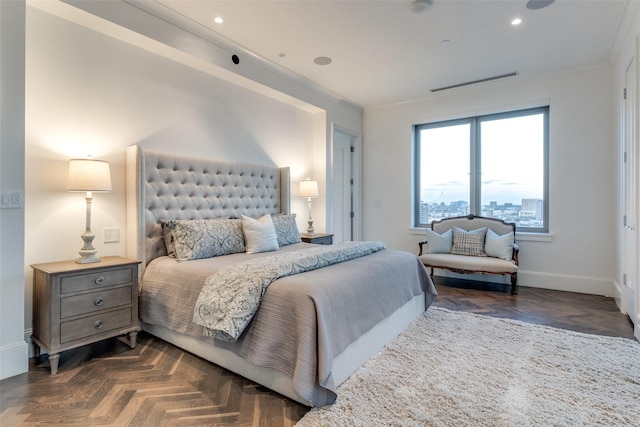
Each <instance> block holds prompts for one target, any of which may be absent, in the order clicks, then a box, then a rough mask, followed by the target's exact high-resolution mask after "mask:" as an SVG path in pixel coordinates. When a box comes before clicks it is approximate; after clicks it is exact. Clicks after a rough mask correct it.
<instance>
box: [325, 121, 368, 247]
mask: <svg viewBox="0 0 640 427" xmlns="http://www.w3.org/2000/svg"><path fill="white" fill-rule="evenodd" d="M336 132H340V133H342V134H346V135H348V136H349V137H350V138H351V141H352V146H353V147H354V152H353V155H352V158H353V162H352V171H351V175H352V176H353V206H352V209H353V213H354V217H353V221H352V235H353V240H362V134H360V133H358V132H355V131H353V130H350V129H348V128H346V127H343V126H340V125H338V124H336V123H335V122H332V123H331V160H330V161H331V164H330V167H331V171H330V173H329V179H330V183H329V184H330V188H333V184H334V182H335V174H336V171H335V170H334V143H335V138H336ZM333 209H334V203H333V197H332V198H330V199H329V200H327V218H328V223H329V224H330V227H331V228H330V229H333V224H334V221H335V213H334V211H333Z"/></svg>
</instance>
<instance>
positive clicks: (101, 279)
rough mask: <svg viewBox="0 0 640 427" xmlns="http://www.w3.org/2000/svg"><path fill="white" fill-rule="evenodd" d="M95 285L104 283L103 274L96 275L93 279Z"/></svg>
mask: <svg viewBox="0 0 640 427" xmlns="http://www.w3.org/2000/svg"><path fill="white" fill-rule="evenodd" d="M93 282H94V283H95V284H96V285H102V284H103V283H104V276H98V277H96V279H95V280H94V281H93Z"/></svg>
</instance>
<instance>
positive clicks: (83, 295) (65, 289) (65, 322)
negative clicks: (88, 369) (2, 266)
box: [0, 0, 140, 375]
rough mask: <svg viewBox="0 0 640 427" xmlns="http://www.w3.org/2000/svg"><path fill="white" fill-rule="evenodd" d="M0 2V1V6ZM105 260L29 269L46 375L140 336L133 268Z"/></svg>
mask: <svg viewBox="0 0 640 427" xmlns="http://www.w3.org/2000/svg"><path fill="white" fill-rule="evenodd" d="M0 1H2V0H0ZM139 263H140V261H136V260H133V259H128V258H123V257H119V256H106V257H103V258H102V259H101V260H100V262H96V263H87V264H79V263H77V262H75V261H60V262H49V263H44V264H33V265H32V267H33V334H32V335H31V341H32V342H33V344H34V354H36V355H39V354H40V349H42V350H44V351H45V352H46V353H48V354H49V363H50V365H51V375H55V374H56V373H57V372H58V362H59V360H60V352H62V351H66V350H70V349H72V348H76V347H79V346H82V345H87V344H91V343H93V342H96V341H100V340H103V339H107V338H111V337H116V336H118V335H123V334H128V335H129V345H130V346H131V348H135V346H136V335H137V334H138V331H139V330H140V324H139V320H138V264H139Z"/></svg>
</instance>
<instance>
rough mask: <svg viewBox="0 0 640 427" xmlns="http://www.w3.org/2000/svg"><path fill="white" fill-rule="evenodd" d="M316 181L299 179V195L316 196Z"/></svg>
mask: <svg viewBox="0 0 640 427" xmlns="http://www.w3.org/2000/svg"><path fill="white" fill-rule="evenodd" d="M319 195H320V193H319V192H318V181H310V180H306V181H300V194H299V196H300V197H318V196H319Z"/></svg>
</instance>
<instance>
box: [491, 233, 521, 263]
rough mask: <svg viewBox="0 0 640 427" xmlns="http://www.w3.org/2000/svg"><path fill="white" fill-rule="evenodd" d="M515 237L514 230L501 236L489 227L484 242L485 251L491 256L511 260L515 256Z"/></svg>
mask: <svg viewBox="0 0 640 427" xmlns="http://www.w3.org/2000/svg"><path fill="white" fill-rule="evenodd" d="M513 238H514V236H513V231H510V232H508V233H507V234H503V235H502V236H500V235H498V234H497V233H496V232H495V231H493V230H492V229H490V228H489V229H488V230H487V237H486V239H485V242H484V251H485V252H486V254H487V255H489V256H492V257H495V258H501V259H506V260H507V261H511V259H512V258H513Z"/></svg>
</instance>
